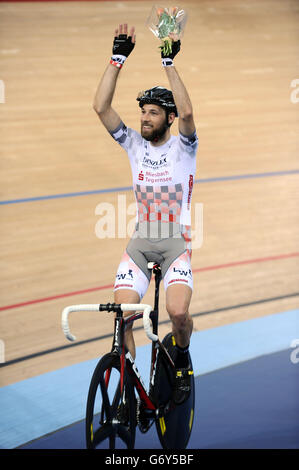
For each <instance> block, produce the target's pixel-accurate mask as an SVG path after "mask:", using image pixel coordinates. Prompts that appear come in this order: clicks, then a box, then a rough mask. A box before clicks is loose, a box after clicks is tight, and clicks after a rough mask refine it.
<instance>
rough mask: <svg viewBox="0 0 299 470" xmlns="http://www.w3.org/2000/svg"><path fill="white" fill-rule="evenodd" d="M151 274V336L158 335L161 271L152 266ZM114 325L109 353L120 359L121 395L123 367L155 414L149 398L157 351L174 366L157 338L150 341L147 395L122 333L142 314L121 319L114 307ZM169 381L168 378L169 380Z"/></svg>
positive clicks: (119, 313)
mask: <svg viewBox="0 0 299 470" xmlns="http://www.w3.org/2000/svg"><path fill="white" fill-rule="evenodd" d="M153 273H154V276H155V298H154V310H152V311H151V313H150V319H151V321H152V330H153V334H154V335H157V334H158V320H159V287H160V281H161V269H160V267H159V266H158V265H154V266H153ZM115 312H116V317H115V320H114V321H115V323H114V337H113V342H112V349H111V353H112V354H116V355H117V356H119V357H120V364H121V375H120V377H121V379H120V380H121V393H122V392H123V377H124V370H125V367H126V368H127V372H128V373H129V376H130V377H131V380H132V383H133V384H134V387H135V388H136V390H137V392H138V395H139V397H140V400H141V402H142V404H143V406H144V408H145V409H146V410H148V411H152V412H155V411H156V410H157V406H156V404H155V403H154V402H153V400H152V398H151V390H152V387H153V385H154V379H155V370H156V362H157V354H158V351H159V353H160V354H162V355H163V357H164V359H165V361H167V362H168V364H169V365H170V367H171V368H172V369H173V370H174V368H175V366H174V363H173V361H172V359H171V357H170V355H169V354H168V351H167V350H166V348H165V346H164V345H163V344H162V343H161V342H160V340H159V339H158V336H157V340H156V341H152V351H151V369H150V379H149V394H148V393H147V392H146V388H145V385H144V383H143V380H142V377H141V375H140V373H139V371H138V369H137V367H136V364H135V361H134V359H133V358H132V356H131V354H130V352H129V351H127V352H126V350H125V344H124V332H125V328H126V326H127V325H129V324H130V323H133V322H134V321H135V320H138V319H140V318H142V317H143V312H141V313H134V314H132V315H130V316H129V317H127V318H124V317H123V311H122V309H121V307H118V306H117V305H115ZM169 379H170V378H169Z"/></svg>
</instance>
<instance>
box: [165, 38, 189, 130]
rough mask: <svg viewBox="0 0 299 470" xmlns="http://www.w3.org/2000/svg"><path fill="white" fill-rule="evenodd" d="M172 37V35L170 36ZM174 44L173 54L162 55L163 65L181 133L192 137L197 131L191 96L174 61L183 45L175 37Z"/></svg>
mask: <svg viewBox="0 0 299 470" xmlns="http://www.w3.org/2000/svg"><path fill="white" fill-rule="evenodd" d="M169 36H170V37H171V33H170V34H169ZM172 36H173V39H174V42H173V43H172V52H171V53H170V54H168V56H165V55H164V54H163V52H162V53H161V55H162V65H163V66H164V69H165V72H166V75H167V78H168V81H169V85H170V88H171V91H172V93H173V96H174V101H175V104H176V107H177V110H178V115H179V131H180V132H181V134H183V135H186V136H187V135H191V134H193V133H194V131H195V124H194V118H193V109H192V104H191V100H190V97H189V94H188V92H187V90H186V87H185V85H184V83H183V81H182V79H181V78H180V76H179V73H178V71H177V70H176V68H175V66H174V64H173V59H174V57H175V56H176V54H177V53H178V52H179V50H180V46H181V43H180V41H179V40H178V38H176V37H175V36H174V35H172Z"/></svg>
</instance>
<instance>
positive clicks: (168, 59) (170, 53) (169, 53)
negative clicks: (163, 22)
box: [161, 40, 181, 67]
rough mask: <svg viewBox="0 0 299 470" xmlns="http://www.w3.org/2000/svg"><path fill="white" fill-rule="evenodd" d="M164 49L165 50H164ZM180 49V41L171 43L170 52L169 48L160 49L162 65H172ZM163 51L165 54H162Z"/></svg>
mask: <svg viewBox="0 0 299 470" xmlns="http://www.w3.org/2000/svg"><path fill="white" fill-rule="evenodd" d="M165 49H166V50H165ZM180 49H181V41H180V40H178V41H172V45H171V50H170V48H169V47H167V48H163V47H161V57H162V65H164V67H167V66H171V65H173V59H174V58H175V56H176V55H177V53H178V52H179V51H180ZM164 51H165V52H164Z"/></svg>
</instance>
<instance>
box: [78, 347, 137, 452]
mask: <svg viewBox="0 0 299 470" xmlns="http://www.w3.org/2000/svg"><path fill="white" fill-rule="evenodd" d="M85 429H86V447H87V448H88V449H95V448H108V449H118V448H128V449H133V448H134V445H135V434H136V399H135V393H134V387H133V385H132V383H131V380H130V378H129V376H128V374H127V372H126V370H125V371H124V381H123V393H121V374H120V358H119V357H118V356H115V355H113V354H106V355H105V356H104V357H102V359H101V360H100V361H99V363H98V364H97V366H96V369H95V371H94V373H93V376H92V379H91V382H90V387H89V392H88V398H87V406H86V428H85Z"/></svg>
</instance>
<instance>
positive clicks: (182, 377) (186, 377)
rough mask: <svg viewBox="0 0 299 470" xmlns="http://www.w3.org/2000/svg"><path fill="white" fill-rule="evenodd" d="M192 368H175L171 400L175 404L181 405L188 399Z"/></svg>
mask: <svg viewBox="0 0 299 470" xmlns="http://www.w3.org/2000/svg"><path fill="white" fill-rule="evenodd" d="M192 375H193V370H192V368H191V367H187V368H185V369H176V376H175V382H174V392H173V401H174V403H175V404H176V405H181V404H182V403H184V402H185V401H186V400H188V398H189V396H190V393H191V376H192Z"/></svg>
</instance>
